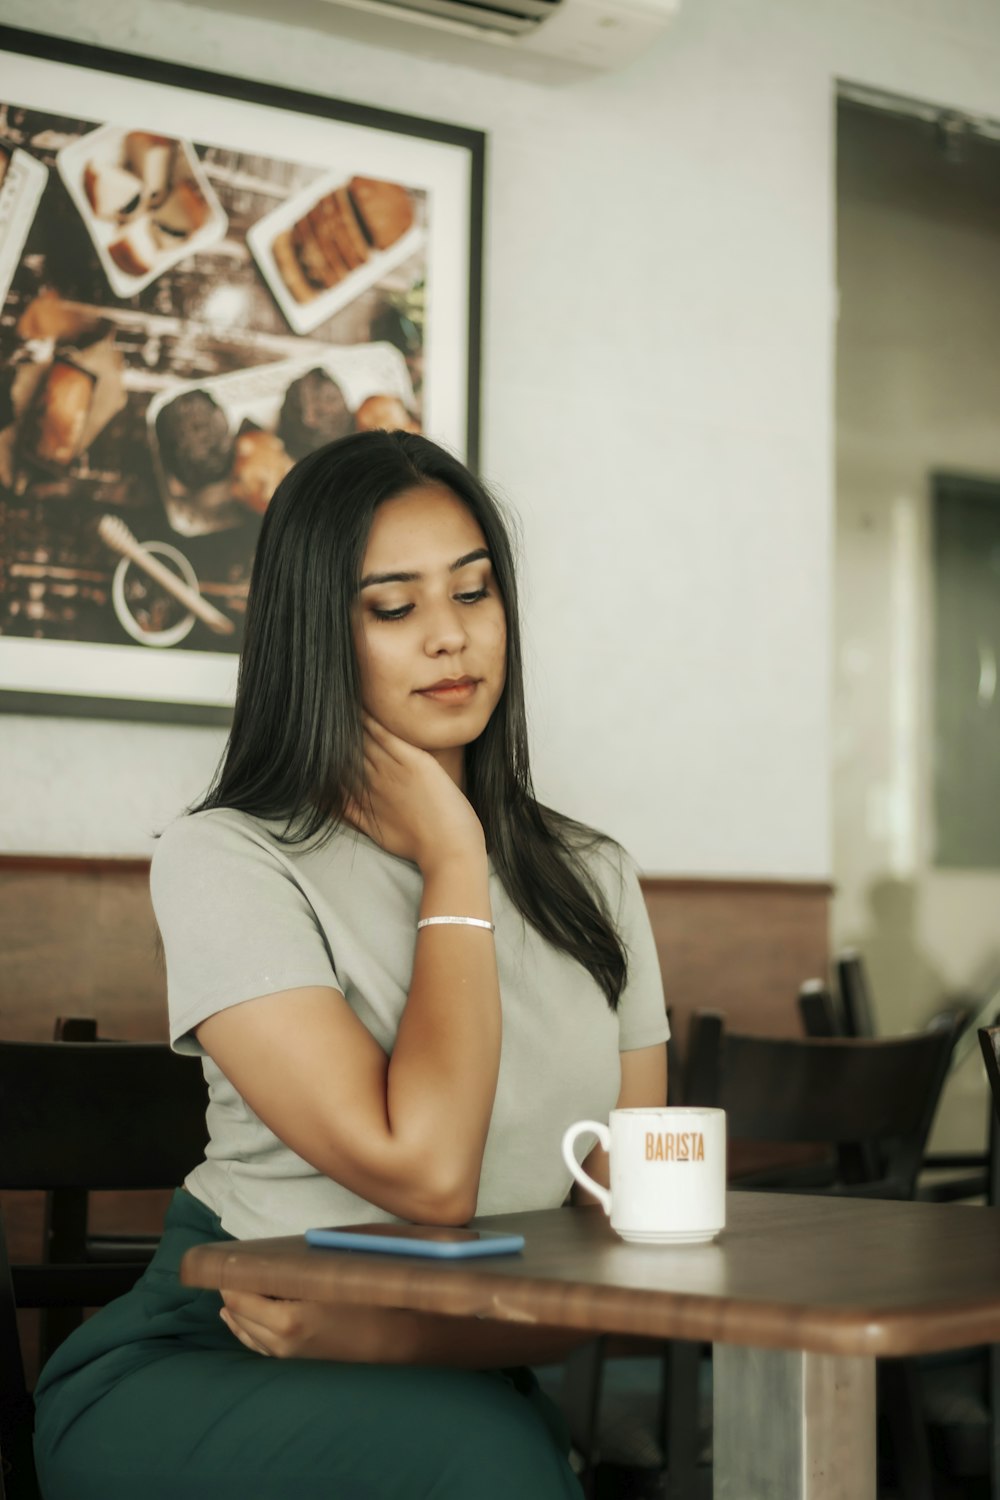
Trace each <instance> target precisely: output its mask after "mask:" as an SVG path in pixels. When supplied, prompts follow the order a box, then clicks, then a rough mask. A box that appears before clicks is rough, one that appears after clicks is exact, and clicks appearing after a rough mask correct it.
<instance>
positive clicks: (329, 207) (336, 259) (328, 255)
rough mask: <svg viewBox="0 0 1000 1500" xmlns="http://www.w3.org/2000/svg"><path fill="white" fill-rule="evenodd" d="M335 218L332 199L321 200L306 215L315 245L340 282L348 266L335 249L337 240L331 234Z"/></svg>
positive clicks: (332, 233)
mask: <svg viewBox="0 0 1000 1500" xmlns="http://www.w3.org/2000/svg"><path fill="white" fill-rule="evenodd" d="M335 216H336V210H335V209H334V206H333V199H332V198H321V199H320V200H319V202H318V203H317V204H316V205H315V207H313V208H311V209H310V210H309V212H308V214H307V215H306V218H307V219H308V220H309V224H310V227H311V229H312V232H313V234H314V235H315V237H316V243H317V244H318V245H319V247H320V249H321V250H322V252H323V255H324V258H325V259H326V261H327V263H328V264H329V265H330V266H331V268H332V269H333V270H334V271H336V273H337V280H338V281H340V280H341V279H342V278H343V277H344V276H346V275H347V274H348V269H349V268H348V265H347V262H346V260H345V259H344V257H343V256H342V255H341V253H340V251H339V250H338V249H337V238H336V235H335V234H334V232H333V223H332V219H333V218H334V217H335Z"/></svg>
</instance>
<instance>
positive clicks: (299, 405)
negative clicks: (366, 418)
mask: <svg viewBox="0 0 1000 1500" xmlns="http://www.w3.org/2000/svg"><path fill="white" fill-rule="evenodd" d="M353 425H354V424H353V422H352V420H351V414H350V412H349V411H348V409H347V402H346V401H345V400H344V395H343V392H342V391H341V389H340V386H339V385H338V384H337V382H336V381H335V380H334V379H333V377H332V376H330V375H328V374H327V372H326V371H325V370H320V369H316V370H310V371H309V373H308V374H307V375H300V376H299V378H298V380H293V381H292V383H291V385H290V386H289V387H288V390H287V391H286V392H285V399H284V402H283V403H282V407H281V415H280V417H279V418H278V436H279V437H280V438H281V440H282V442H283V443H284V445H285V447H286V448H287V449H288V452H289V453H290V454H291V455H292V457H293V458H305V456H306V454H307V453H314V452H315V451H316V449H317V448H322V446H323V444H324V443H332V442H333V441H334V439H335V438H341V437H346V436H347V434H348V433H349V432H350V431H351V430H352V428H353Z"/></svg>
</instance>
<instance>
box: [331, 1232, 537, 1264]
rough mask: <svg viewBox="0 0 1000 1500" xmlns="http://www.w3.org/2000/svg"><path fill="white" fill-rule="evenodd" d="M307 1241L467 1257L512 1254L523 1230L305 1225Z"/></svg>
mask: <svg viewBox="0 0 1000 1500" xmlns="http://www.w3.org/2000/svg"><path fill="white" fill-rule="evenodd" d="M306 1239H307V1241H308V1242H309V1244H310V1245H322V1246H323V1248H324V1249H327V1250H374V1251H377V1252H378V1253H379V1254H382V1255H420V1256H424V1257H426V1258H428V1259H430V1260H468V1259H469V1258H470V1257H471V1256H476V1255H516V1254H517V1252H518V1251H519V1250H523V1249H524V1235H523V1234H504V1233H503V1231H502V1230H499V1229H453V1228H451V1227H450V1226H447V1225H442V1224H348V1225H346V1226H345V1227H344V1228H343V1229H307V1230H306Z"/></svg>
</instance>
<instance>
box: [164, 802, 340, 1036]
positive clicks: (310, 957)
mask: <svg viewBox="0 0 1000 1500" xmlns="http://www.w3.org/2000/svg"><path fill="white" fill-rule="evenodd" d="M150 893H151V895H152V900H153V910H154V912H155V914H156V920H157V924H158V926H159V929H160V936H161V938H162V941H163V951H164V957H165V960H166V968H167V1007H168V1011H169V1017H170V1040H171V1042H172V1044H173V1045H174V1047H175V1049H176V1050H177V1051H178V1052H192V1053H198V1054H200V1052H201V1048H200V1047H199V1046H198V1043H197V1042H196V1040H195V1038H194V1037H193V1036H192V1035H191V1032H192V1029H193V1028H194V1027H195V1026H197V1025H198V1024H199V1023H200V1022H201V1021H204V1020H206V1019H207V1017H209V1016H211V1015H215V1014H216V1013H217V1012H218V1011H220V1010H226V1009H228V1008H229V1007H230V1006H233V1005H239V1004H241V1003H242V1002H243V1001H244V1000H252V999H255V998H256V997H257V996H259V995H272V994H276V993H278V992H279V991H281V990H290V989H299V988H302V987H305V986H312V985H321V986H333V987H334V988H336V989H340V988H341V985H340V983H339V981H338V979H337V976H336V972H335V969H334V964H333V957H332V955H331V953H330V952H329V949H328V947H327V943H326V939H325V937H324V934H323V932H322V930H321V928H320V925H319V923H318V921H317V919H316V915H315V913H314V912H313V909H312V907H311V906H310V904H309V902H308V901H307V899H306V897H305V895H304V894H303V892H302V890H301V889H300V887H299V886H298V884H297V882H296V880H295V877H294V874H293V872H292V869H291V867H290V865H289V862H288V861H286V860H285V859H284V858H283V857H282V854H281V852H280V850H279V849H276V848H275V846H274V845H273V844H272V843H271V842H270V841H269V840H268V838H267V836H266V834H265V833H264V832H263V831H262V830H258V829H257V828H256V827H255V826H254V825H253V824H252V823H251V822H250V820H249V819H246V818H245V817H244V816H243V815H242V814H240V813H232V812H228V811H224V810H223V811H218V812H205V813H195V814H193V815H191V816H189V817H185V818H181V819H180V820H179V821H178V822H176V823H173V824H171V826H170V827H169V828H168V829H167V830H166V831H165V832H164V834H163V835H162V836H161V838H160V839H159V840H158V842H157V846H156V850H155V852H154V855H153V862H152V867H151V870H150Z"/></svg>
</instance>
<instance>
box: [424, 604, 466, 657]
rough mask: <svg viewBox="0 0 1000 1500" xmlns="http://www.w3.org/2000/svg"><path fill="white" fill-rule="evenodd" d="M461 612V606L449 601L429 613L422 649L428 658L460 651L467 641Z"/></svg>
mask: <svg viewBox="0 0 1000 1500" xmlns="http://www.w3.org/2000/svg"><path fill="white" fill-rule="evenodd" d="M461 611H462V606H461V605H459V604H455V603H453V602H452V601H451V600H449V601H448V602H447V603H446V604H442V605H440V606H438V607H437V608H436V609H434V610H433V611H432V612H431V614H430V615H429V617H428V621H427V635H426V640H425V647H424V649H425V650H426V652H427V654H428V656H440V655H442V654H447V653H450V652H453V651H461V649H462V647H463V646H464V645H465V643H466V641H467V639H468V635H467V633H466V629H465V620H464V619H463V618H462V613H461Z"/></svg>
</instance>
